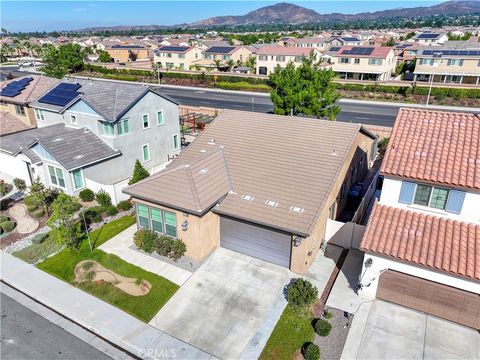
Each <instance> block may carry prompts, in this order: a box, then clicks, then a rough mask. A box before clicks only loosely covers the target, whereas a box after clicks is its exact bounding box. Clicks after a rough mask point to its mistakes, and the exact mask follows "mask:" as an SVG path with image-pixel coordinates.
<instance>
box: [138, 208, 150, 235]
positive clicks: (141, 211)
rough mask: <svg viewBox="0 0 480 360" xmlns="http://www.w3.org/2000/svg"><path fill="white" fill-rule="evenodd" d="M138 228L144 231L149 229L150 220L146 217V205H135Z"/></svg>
mask: <svg viewBox="0 0 480 360" xmlns="http://www.w3.org/2000/svg"><path fill="white" fill-rule="evenodd" d="M137 216H138V226H139V227H141V228H144V229H150V219H149V216H148V206H147V205H141V204H138V205H137Z"/></svg>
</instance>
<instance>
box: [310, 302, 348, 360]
mask: <svg viewBox="0 0 480 360" xmlns="http://www.w3.org/2000/svg"><path fill="white" fill-rule="evenodd" d="M326 310H328V311H329V312H330V313H332V315H333V316H332V318H330V319H329V320H328V321H329V322H330V324H332V331H331V332H330V334H329V335H328V336H325V337H323V336H319V335H317V334H315V340H314V341H313V342H314V343H315V344H317V345H318V346H319V347H320V358H321V359H322V360H339V359H340V357H341V356H342V351H343V347H344V346H345V342H346V341H347V336H348V332H349V330H350V324H351V323H352V321H353V314H350V316H349V318H347V317H346V316H345V315H346V314H347V313H345V312H343V311H341V310H338V309H334V308H327V309H326ZM346 325H348V326H346Z"/></svg>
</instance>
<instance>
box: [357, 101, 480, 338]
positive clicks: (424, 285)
mask: <svg viewBox="0 0 480 360" xmlns="http://www.w3.org/2000/svg"><path fill="white" fill-rule="evenodd" d="M479 134H480V115H478V114H469V113H457V112H441V111H429V110H420V109H400V111H399V114H398V116H397V119H396V120H395V125H394V128H393V132H392V136H391V138H390V142H389V145H388V149H387V152H386V154H385V158H384V161H383V164H382V167H381V169H380V172H381V174H382V175H383V176H384V181H383V188H382V191H381V196H380V201H379V202H378V203H377V204H375V205H374V208H373V212H372V213H371V215H370V218H369V220H368V224H367V228H366V231H365V234H364V237H363V239H362V242H361V245H360V248H361V249H362V250H363V251H365V256H364V262H363V269H362V276H361V286H360V287H361V289H362V291H361V293H362V295H363V296H367V297H371V298H375V297H377V298H380V299H384V300H387V301H391V302H394V303H398V304H401V305H404V306H407V307H411V308H414V309H417V310H420V311H423V312H426V313H429V314H433V315H436V316H439V317H442V318H446V319H448V320H451V321H454V322H459V323H461V324H464V325H467V326H471V327H474V328H476V329H480V296H479V294H480V251H479V250H480V207H479V205H480V157H479V154H480V140H479Z"/></svg>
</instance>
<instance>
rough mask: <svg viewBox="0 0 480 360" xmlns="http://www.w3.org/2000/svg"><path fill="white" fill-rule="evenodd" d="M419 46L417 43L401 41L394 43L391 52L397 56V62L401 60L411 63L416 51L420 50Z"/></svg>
mask: <svg viewBox="0 0 480 360" xmlns="http://www.w3.org/2000/svg"><path fill="white" fill-rule="evenodd" d="M420 49H421V46H420V45H418V44H417V43H402V44H398V45H395V46H394V48H393V53H394V54H395V56H396V57H397V64H400V63H402V62H406V63H411V62H412V61H413V60H415V59H416V57H417V53H418V52H419V51H420Z"/></svg>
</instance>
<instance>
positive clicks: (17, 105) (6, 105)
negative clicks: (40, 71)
mask: <svg viewBox="0 0 480 360" xmlns="http://www.w3.org/2000/svg"><path fill="white" fill-rule="evenodd" d="M30 79H31V80H30ZM19 81H25V84H26V85H25V86H23V87H22V86H20V87H16V84H17V83H18V82H19ZM58 81H59V80H58V79H54V78H50V77H46V76H42V75H26V76H22V77H19V78H16V79H12V80H7V81H4V82H2V83H1V84H0V88H1V90H0V110H2V111H7V112H9V113H10V114H12V116H14V117H15V118H16V119H17V120H20V121H22V122H23V123H24V124H25V125H26V126H27V127H36V126H37V118H38V114H36V113H35V111H34V110H33V108H31V107H30V103H32V102H34V101H35V100H37V99H38V98H39V97H40V96H42V95H43V93H45V92H46V91H47V90H48V89H50V88H52V87H53V86H54V85H55V84H57V83H58ZM9 86H10V87H12V88H15V87H16V88H17V89H18V91H15V92H8V91H3V90H4V89H5V90H6V89H7V88H8V87H9ZM2 118H3V117H2ZM10 120H12V122H11V123H13V121H14V120H13V118H12V117H10ZM15 122H16V121H15ZM2 125H3V120H2Z"/></svg>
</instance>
